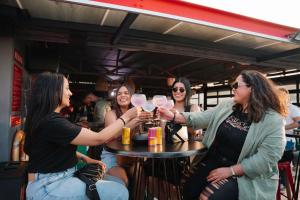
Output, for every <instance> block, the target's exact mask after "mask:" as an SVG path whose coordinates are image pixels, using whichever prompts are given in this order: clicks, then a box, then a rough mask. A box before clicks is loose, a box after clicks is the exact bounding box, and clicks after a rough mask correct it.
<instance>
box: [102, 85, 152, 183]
mask: <svg viewBox="0 0 300 200" xmlns="http://www.w3.org/2000/svg"><path fill="white" fill-rule="evenodd" d="M133 92H134V91H133V89H132V88H131V87H130V86H129V85H126V84H123V85H121V86H120V87H119V88H118V89H117V90H116V96H115V99H114V102H113V108H112V110H111V111H109V112H108V113H107V114H106V115H105V120H104V121H105V127H107V126H110V125H111V124H113V123H115V122H116V121H117V120H118V119H119V118H120V117H121V116H122V115H123V114H124V113H126V112H127V111H128V110H129V109H130V108H132V105H131V103H130V100H131V96H132V94H133ZM150 116H151V114H150V113H147V112H140V113H139V117H137V118H135V119H133V120H131V121H130V122H129V123H127V124H126V127H129V128H130V129H131V131H130V132H131V136H133V134H134V133H135V131H134V128H135V127H137V126H138V125H139V124H140V123H142V122H143V121H145V120H147V119H148V118H149V117H150ZM116 139H117V138H116ZM101 160H102V161H103V162H104V163H105V164H106V169H107V170H108V174H110V175H112V176H115V177H118V178H120V179H122V180H123V181H124V183H125V184H126V185H128V177H127V175H126V172H125V170H124V168H122V167H120V166H119V165H118V163H117V158H116V155H114V154H113V153H110V152H108V151H106V150H103V151H102V155H101ZM120 162H122V161H121V157H120V159H119V163H120ZM120 164H121V163H120Z"/></svg>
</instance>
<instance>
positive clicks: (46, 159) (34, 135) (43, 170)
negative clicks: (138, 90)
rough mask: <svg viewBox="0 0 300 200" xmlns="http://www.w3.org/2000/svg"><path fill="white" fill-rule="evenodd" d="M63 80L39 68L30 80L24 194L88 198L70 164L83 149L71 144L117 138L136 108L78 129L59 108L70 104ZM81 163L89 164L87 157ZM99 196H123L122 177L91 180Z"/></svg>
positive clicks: (30, 197)
mask: <svg viewBox="0 0 300 200" xmlns="http://www.w3.org/2000/svg"><path fill="white" fill-rule="evenodd" d="M71 95H72V93H71V91H70V89H69V83H68V80H67V79H66V78H65V77H64V76H63V75H62V74H56V73H42V74H40V75H38V76H37V79H36V80H35V83H34V86H33V89H32V93H31V98H30V108H29V112H28V115H27V118H26V123H25V133H26V139H25V152H26V153H27V154H28V155H29V164H28V172H29V174H28V185H27V189H26V195H27V198H28V199H49V200H50V199H51V200H52V199H87V196H86V191H85V190H86V184H85V183H84V182H82V181H81V180H80V179H78V178H77V177H74V172H75V171H76V167H75V165H76V164H77V161H78V160H77V159H78V158H81V157H82V154H79V153H76V145H87V146H94V145H99V144H102V143H104V142H106V141H108V140H110V139H111V138H114V137H117V136H119V134H120V130H121V129H122V128H123V127H124V125H126V124H127V123H130V122H131V120H132V119H134V118H136V116H137V109H136V108H132V109H130V110H128V111H127V112H126V113H124V114H123V115H122V116H121V117H120V118H119V119H118V120H117V121H115V123H113V124H111V125H110V126H108V127H106V128H105V129H103V130H102V131H100V132H99V133H96V132H93V131H91V130H89V129H86V128H81V127H79V126H77V125H74V124H72V123H71V122H69V121H68V120H67V119H65V118H63V117H62V116H61V115H60V114H59V113H60V111H61V109H62V108H64V107H66V106H69V104H70V96H71ZM82 159H83V160H85V161H86V162H92V163H94V162H95V160H91V159H89V158H87V157H82ZM96 189H97V191H98V194H99V196H100V199H102V200H104V199H107V200H111V199H116V200H117V199H118V200H119V199H124V200H125V199H128V191H127V188H126V186H125V185H124V184H123V183H122V182H120V181H119V182H118V181H117V180H115V178H114V177H111V176H108V175H106V176H105V177H104V179H103V180H100V181H98V182H96Z"/></svg>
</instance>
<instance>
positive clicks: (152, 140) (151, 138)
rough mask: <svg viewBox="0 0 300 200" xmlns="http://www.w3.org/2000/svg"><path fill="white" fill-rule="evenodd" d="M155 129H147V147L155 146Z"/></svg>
mask: <svg viewBox="0 0 300 200" xmlns="http://www.w3.org/2000/svg"><path fill="white" fill-rule="evenodd" d="M156 140H157V139H156V128H155V127H153V128H149V129H148V145H149V146H152V145H156Z"/></svg>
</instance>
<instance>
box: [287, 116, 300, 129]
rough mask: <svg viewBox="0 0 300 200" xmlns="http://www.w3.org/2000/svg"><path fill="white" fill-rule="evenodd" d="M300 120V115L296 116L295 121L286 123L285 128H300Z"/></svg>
mask: <svg viewBox="0 0 300 200" xmlns="http://www.w3.org/2000/svg"><path fill="white" fill-rule="evenodd" d="M298 121H300V116H299V117H294V118H293V123H290V124H287V125H285V130H290V129H294V128H298Z"/></svg>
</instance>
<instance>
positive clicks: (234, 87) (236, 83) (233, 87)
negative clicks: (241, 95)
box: [230, 82, 249, 90]
mask: <svg viewBox="0 0 300 200" xmlns="http://www.w3.org/2000/svg"><path fill="white" fill-rule="evenodd" d="M230 86H231V88H232V89H235V90H236V89H238V88H239V87H241V86H247V87H249V84H239V83H238V82H234V83H232V84H231V85H230Z"/></svg>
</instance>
